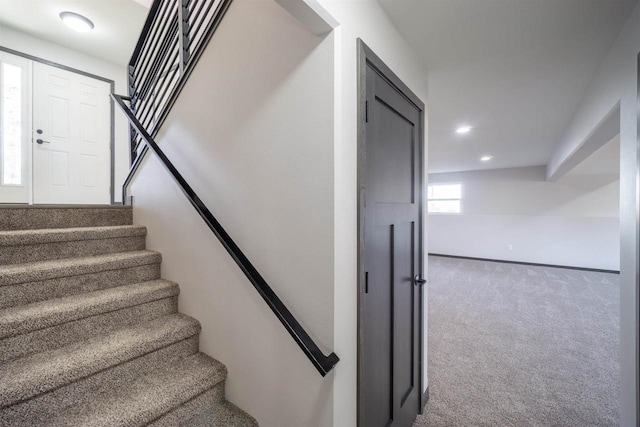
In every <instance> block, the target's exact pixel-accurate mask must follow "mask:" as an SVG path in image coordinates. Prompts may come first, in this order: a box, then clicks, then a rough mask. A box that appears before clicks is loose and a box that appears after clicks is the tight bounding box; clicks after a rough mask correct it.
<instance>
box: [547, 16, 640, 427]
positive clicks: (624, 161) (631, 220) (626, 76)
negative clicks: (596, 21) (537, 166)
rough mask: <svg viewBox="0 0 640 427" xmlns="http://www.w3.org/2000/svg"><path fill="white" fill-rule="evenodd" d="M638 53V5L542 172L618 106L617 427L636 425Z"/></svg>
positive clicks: (553, 167)
mask: <svg viewBox="0 0 640 427" xmlns="http://www.w3.org/2000/svg"><path fill="white" fill-rule="evenodd" d="M638 52H640V4H639V5H637V6H636V8H635V9H634V11H633V13H632V15H631V17H630V18H629V20H628V21H627V23H626V24H625V26H624V28H623V29H622V31H621V33H620V35H619V36H618V38H617V40H616V42H615V43H614V45H613V47H612V49H611V51H610V52H609V54H608V55H607V57H606V59H605V60H604V61H603V63H602V65H601V66H600V69H599V71H598V73H597V75H596V76H595V77H594V79H593V81H592V82H591V85H590V87H589V90H588V91H587V93H586V94H585V96H584V98H583V101H582V103H581V104H580V107H579V108H578V110H577V112H576V114H575V117H574V120H573V122H572V123H571V125H570V126H569V128H568V129H567V132H566V134H565V136H564V138H563V140H562V141H561V144H560V145H559V146H558V148H557V149H556V151H555V152H554V154H553V157H552V159H551V162H550V163H549V167H548V171H547V173H548V175H549V176H551V175H552V174H553V172H554V171H555V170H556V169H557V168H559V167H560V166H561V165H562V163H563V162H565V161H566V159H567V158H568V157H570V156H571V153H573V152H576V151H577V150H578V149H579V147H580V146H581V145H582V144H584V142H585V140H586V139H587V137H588V135H590V134H591V132H592V131H593V130H594V129H595V128H596V126H597V124H598V123H599V122H600V121H601V120H602V119H603V118H604V117H605V116H606V114H607V113H608V112H609V111H611V110H612V108H613V107H614V106H615V105H616V103H617V102H620V144H621V149H620V159H621V169H620V177H621V179H620V194H621V198H620V199H621V205H620V239H621V241H620V254H621V256H620V373H621V375H620V377H621V385H620V386H621V387H620V399H621V419H620V425H621V426H623V427H629V426H636V425H638V424H639V423H640V419H638V408H637V400H638V394H637V381H638V370H637V351H638V350H637V348H638V342H637V334H638V320H637V319H638V317H637V301H638V291H637V286H638V285H637V282H638V226H637V224H638V223H637V221H638V216H637V215H638V213H637V209H638V193H637V191H638V189H637V177H638V123H637V120H638V115H637V114H638V106H637V93H638V67H637V61H638Z"/></svg>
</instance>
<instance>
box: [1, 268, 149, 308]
mask: <svg viewBox="0 0 640 427" xmlns="http://www.w3.org/2000/svg"><path fill="white" fill-rule="evenodd" d="M159 278H160V263H153V264H146V265H140V266H135V267H129V268H123V269H114V270H107V271H101V272H97V273H90V274H81V275H74V276H70V277H59V278H55V279H48V280H40V281H33V282H27V283H21V284H18V285H8V286H0V309H2V308H8V307H15V306H18V305H24V304H30V303H33V302H38V301H44V300H47V299H51V298H61V297H65V296H69V295H75V294H79V293H85V292H91V291H97V290H100V289H107V288H113V287H116V286H123V285H128V284H131V283H140V282H146V281H148V280H155V279H159Z"/></svg>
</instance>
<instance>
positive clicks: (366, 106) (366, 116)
mask: <svg viewBox="0 0 640 427" xmlns="http://www.w3.org/2000/svg"><path fill="white" fill-rule="evenodd" d="M364 122H365V123H369V101H365V102H364Z"/></svg>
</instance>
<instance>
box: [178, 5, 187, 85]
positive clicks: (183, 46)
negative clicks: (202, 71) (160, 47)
mask: <svg viewBox="0 0 640 427" xmlns="http://www.w3.org/2000/svg"><path fill="white" fill-rule="evenodd" d="M178 19H179V21H178V22H179V24H178V32H179V34H178V37H179V46H180V58H179V61H180V76H182V75H184V70H185V68H186V67H187V64H188V63H189V0H178Z"/></svg>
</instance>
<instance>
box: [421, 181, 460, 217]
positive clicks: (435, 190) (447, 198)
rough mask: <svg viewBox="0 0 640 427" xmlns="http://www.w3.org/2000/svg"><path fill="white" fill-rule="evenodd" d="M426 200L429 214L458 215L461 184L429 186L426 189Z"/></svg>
mask: <svg viewBox="0 0 640 427" xmlns="http://www.w3.org/2000/svg"><path fill="white" fill-rule="evenodd" d="M427 199H428V200H427V202H428V203H427V205H428V211H429V213H440V214H457V213H460V212H461V210H462V184H430V185H429V187H428V188H427Z"/></svg>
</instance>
